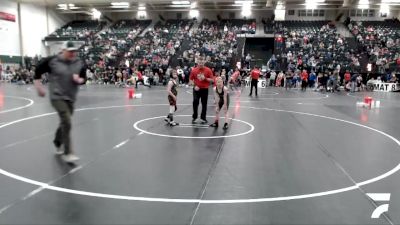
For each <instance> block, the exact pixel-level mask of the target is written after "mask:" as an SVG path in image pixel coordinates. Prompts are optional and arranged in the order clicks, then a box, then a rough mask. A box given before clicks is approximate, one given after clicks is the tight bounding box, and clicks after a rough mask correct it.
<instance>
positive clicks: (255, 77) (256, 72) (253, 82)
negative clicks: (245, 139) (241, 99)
mask: <svg viewBox="0 0 400 225" xmlns="http://www.w3.org/2000/svg"><path fill="white" fill-rule="evenodd" d="M260 74H261V72H260V69H259V67H258V66H257V65H255V66H254V69H253V70H252V71H251V72H250V76H251V87H250V94H249V96H252V95H253V87H254V88H255V89H256V97H257V96H258V93H257V85H258V79H259V78H260Z"/></svg>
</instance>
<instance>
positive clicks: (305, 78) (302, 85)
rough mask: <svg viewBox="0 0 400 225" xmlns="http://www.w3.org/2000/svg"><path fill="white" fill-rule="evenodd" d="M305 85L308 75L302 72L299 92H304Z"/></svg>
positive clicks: (304, 71)
mask: <svg viewBox="0 0 400 225" xmlns="http://www.w3.org/2000/svg"><path fill="white" fill-rule="evenodd" d="M307 83H308V73H307V71H306V70H303V72H302V73H301V90H302V91H305V90H306V89H307Z"/></svg>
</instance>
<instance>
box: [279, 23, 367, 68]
mask: <svg viewBox="0 0 400 225" xmlns="http://www.w3.org/2000/svg"><path fill="white" fill-rule="evenodd" d="M275 34H276V35H281V37H282V38H283V40H284V43H283V45H282V46H279V45H277V43H276V44H275V45H276V48H278V49H279V50H280V51H279V52H281V53H283V54H284V55H288V53H289V56H292V57H289V58H287V59H286V61H285V62H284V63H281V64H278V68H276V69H279V70H287V69H288V68H287V66H288V64H290V63H293V64H298V63H299V62H302V64H303V65H306V67H308V68H314V69H318V70H322V71H323V70H326V69H331V70H333V69H336V68H338V67H337V66H338V65H339V66H340V71H341V72H342V73H343V72H344V71H345V70H351V71H359V70H360V69H361V68H360V66H359V65H358V64H359V62H358V58H359V54H358V52H357V49H354V47H350V46H349V44H348V42H347V40H346V38H344V37H342V36H341V35H340V34H339V33H338V32H337V29H336V27H335V26H334V25H333V24H330V23H329V21H279V22H276V23H275ZM275 52H277V51H275ZM283 61H284V60H283Z"/></svg>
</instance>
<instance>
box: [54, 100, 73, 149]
mask: <svg viewBox="0 0 400 225" xmlns="http://www.w3.org/2000/svg"><path fill="white" fill-rule="evenodd" d="M51 105H52V106H53V107H54V109H55V110H56V111H57V113H58V116H59V117H60V124H59V126H58V128H57V131H56V134H55V138H54V141H53V143H54V145H55V146H56V147H60V146H61V145H62V144H63V145H64V154H66V155H67V154H70V153H72V149H71V138H70V131H71V116H72V114H73V112H74V103H73V102H71V101H66V100H51Z"/></svg>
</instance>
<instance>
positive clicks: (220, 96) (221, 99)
mask: <svg viewBox="0 0 400 225" xmlns="http://www.w3.org/2000/svg"><path fill="white" fill-rule="evenodd" d="M216 83H217V85H216V87H214V98H215V102H216V104H217V105H216V108H215V112H216V115H215V122H214V123H213V124H211V125H210V126H211V127H215V128H217V127H218V120H219V112H220V111H221V109H223V110H224V111H225V123H224V127H223V128H222V129H224V130H226V129H228V109H229V93H228V88H227V87H225V86H224V82H223V80H222V78H221V77H218V78H217V79H216Z"/></svg>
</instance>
